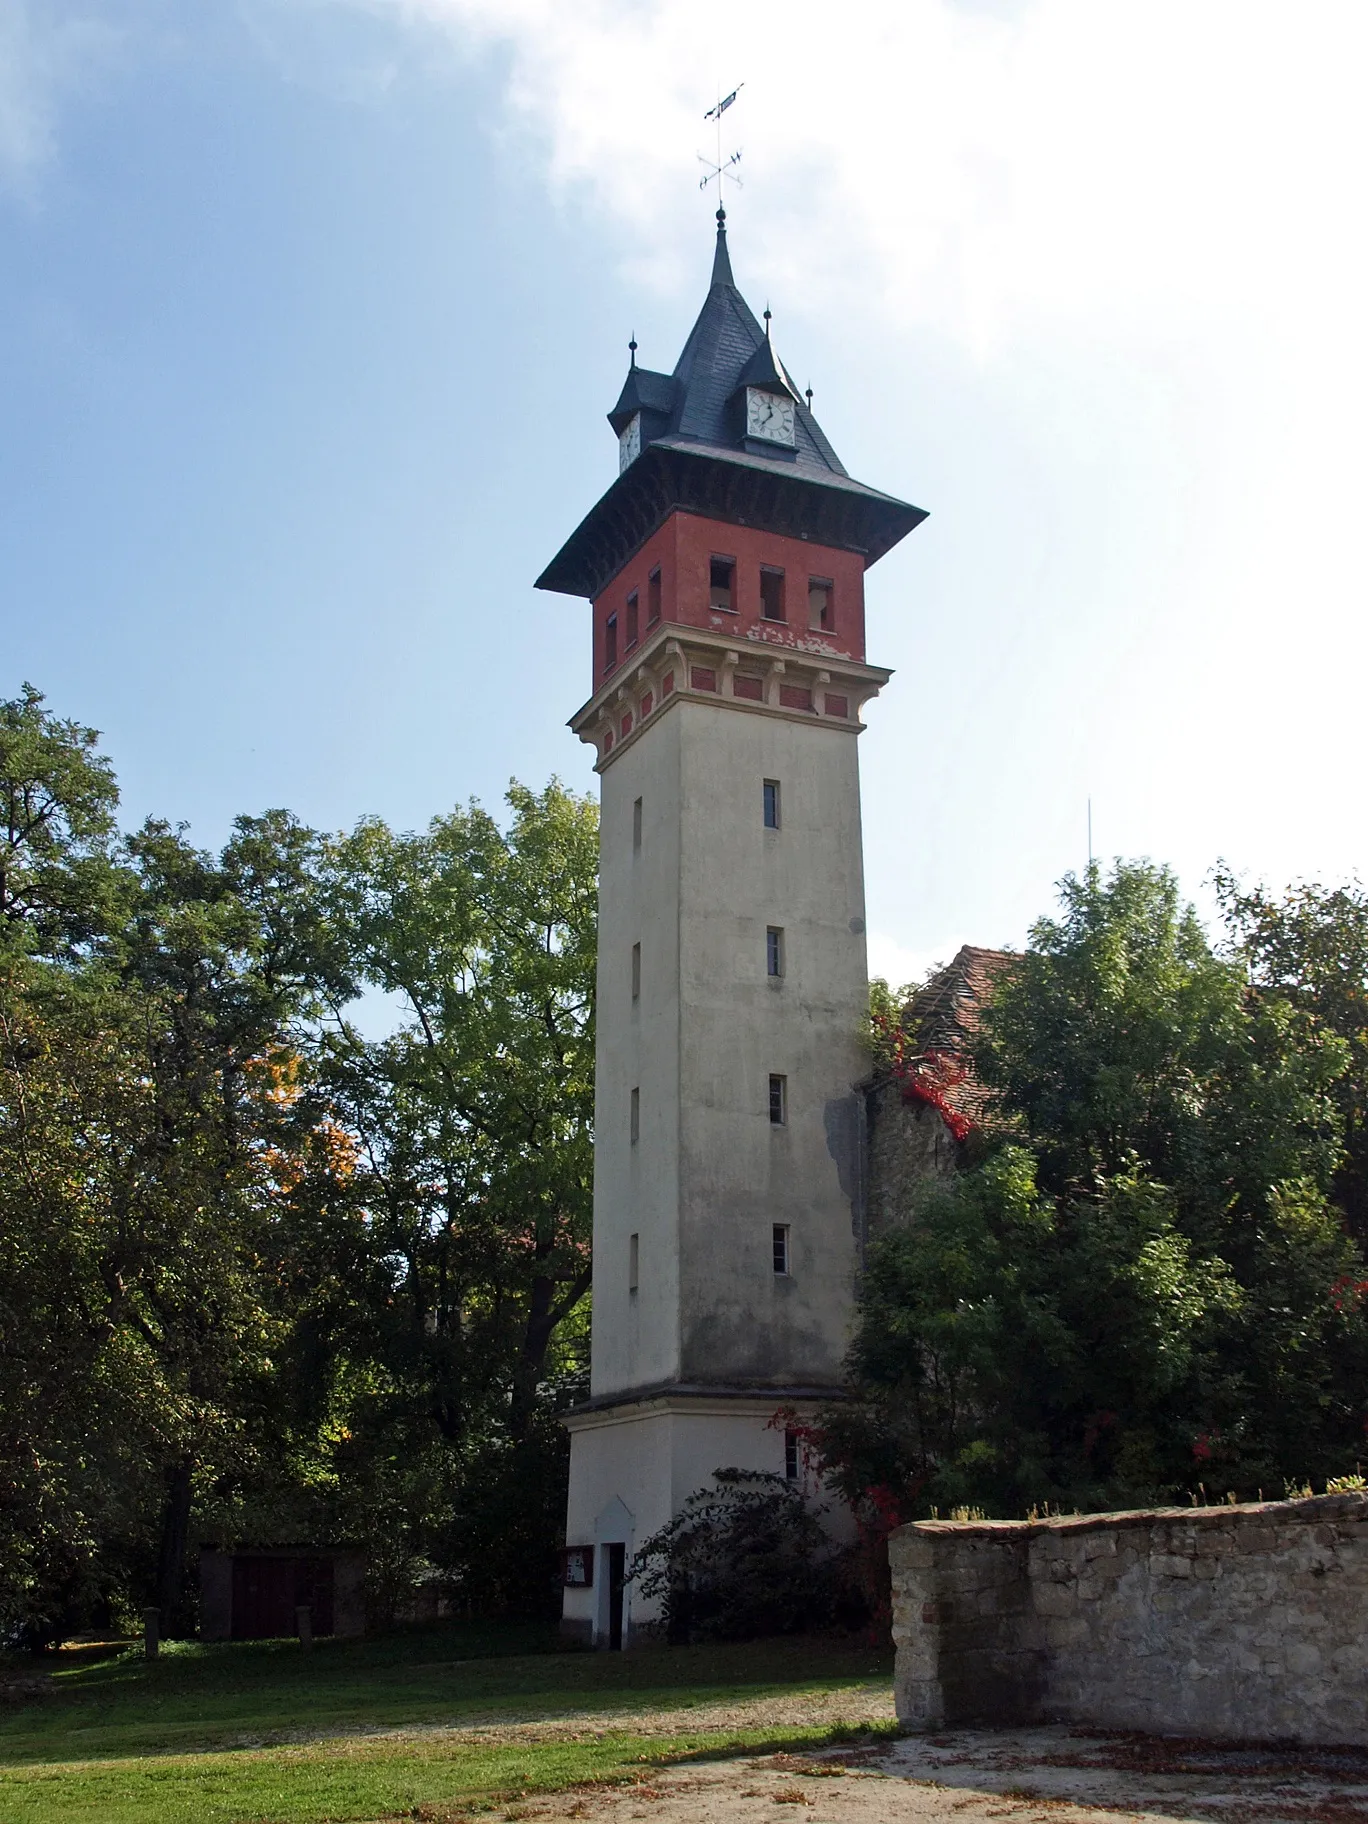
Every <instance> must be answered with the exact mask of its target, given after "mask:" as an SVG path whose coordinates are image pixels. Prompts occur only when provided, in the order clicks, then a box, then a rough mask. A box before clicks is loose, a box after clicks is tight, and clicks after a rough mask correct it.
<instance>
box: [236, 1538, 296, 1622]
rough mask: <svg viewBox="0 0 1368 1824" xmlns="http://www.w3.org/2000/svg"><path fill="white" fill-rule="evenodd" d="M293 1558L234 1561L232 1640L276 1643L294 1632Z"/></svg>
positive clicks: (254, 1558)
mask: <svg viewBox="0 0 1368 1824" xmlns="http://www.w3.org/2000/svg"><path fill="white" fill-rule="evenodd" d="M298 1562H299V1561H298V1559H295V1558H268V1557H265V1556H264V1555H263V1556H260V1557H258V1556H255V1555H254V1556H252V1557H247V1556H246V1555H245V1554H242V1555H239V1556H238V1557H236V1558H234V1560H233V1639H234V1640H279V1639H281V1638H282V1637H283V1636H285V1635H289V1634H293V1633H294V1631H295V1567H296V1565H297V1564H298Z"/></svg>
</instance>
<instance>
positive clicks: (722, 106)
mask: <svg viewBox="0 0 1368 1824" xmlns="http://www.w3.org/2000/svg"><path fill="white" fill-rule="evenodd" d="M745 86H746V85H745V83H744V82H738V83H737V85H736V87H735V88H734V89H733V90H732V92H731V94H730V95H723V96H722V97H721V98H720V99H719V101H718V103H717V106H716V107H715V108H709V109H708V111H707V113H706V114H705V115H704V116H703V118H704V120H711V121H713V122H715V123H716V126H717V157H716V158H715V159H712V158H704V156H703V154H702V153H701V152H700V153H699V155H698V162H699V164H700V165H706V166H707V167H708V169H707V172H706V174H705V175H704V176H703V177H700V178H699V180H698V187H699V189H700V190H706V189H707V187H708V185H709V184H712V183H715V184H716V185H717V205H718V208H719V209H720V208H721V207H722V191H723V187H724V182H725V180H726V179H727V178H730V179H731V181H732V183H734V184H735V185H736V187H737V188H738V189H740V188H741V179H740V178H739V177H738V176H737V174H736V171H735V170H734V169H733V167H734V166H736V165H739V164H740V163H741V149H740V147H738V148H737V149H736V151H735V152H733V153H732V154H731V156H730V158H723V156H722V116H723V115H724V114H725V113H726V111H727V109H728V108H729V107H730V106H731V105H732V103H733V102H734V101H735V100H736V98H737V96H738V95H739V94H740V93H741V91H742V89H744V88H745Z"/></svg>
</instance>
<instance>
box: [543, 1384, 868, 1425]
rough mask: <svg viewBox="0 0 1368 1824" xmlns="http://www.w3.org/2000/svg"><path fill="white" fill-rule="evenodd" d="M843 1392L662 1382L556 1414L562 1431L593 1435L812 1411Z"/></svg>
mask: <svg viewBox="0 0 1368 1824" xmlns="http://www.w3.org/2000/svg"><path fill="white" fill-rule="evenodd" d="M848 1398H849V1395H848V1393H847V1392H846V1390H845V1388H844V1387H841V1386H839V1385H835V1384H833V1385H831V1386H827V1387H813V1386H811V1385H805V1386H801V1387H709V1386H704V1385H693V1386H690V1385H686V1384H683V1383H678V1382H666V1383H662V1384H660V1385H658V1386H654V1387H638V1388H634V1389H632V1390H630V1391H628V1392H626V1393H607V1394H599V1395H597V1396H596V1397H595V1398H593V1399H589V1400H582V1401H581V1402H580V1404H579V1405H577V1406H571V1407H569V1408H568V1409H567V1410H566V1411H565V1412H563V1413H562V1414H561V1415H560V1422H561V1424H562V1425H564V1427H565V1429H566V1430H567V1431H593V1430H596V1429H597V1428H598V1427H600V1426H603V1425H624V1424H631V1423H634V1422H635V1421H636V1420H638V1419H643V1418H654V1417H655V1416H656V1415H657V1414H660V1413H688V1414H691V1415H693V1416H694V1417H696V1418H706V1417H709V1416H713V1415H717V1416H721V1415H723V1414H726V1415H728V1416H730V1417H735V1416H736V1414H737V1413H738V1411H739V1412H752V1413H754V1414H755V1415H756V1416H764V1415H772V1414H774V1413H776V1412H779V1411H781V1410H782V1409H783V1408H784V1407H787V1406H798V1407H804V1406H806V1407H816V1406H826V1405H831V1404H832V1403H833V1402H836V1401H840V1400H844V1399H848Z"/></svg>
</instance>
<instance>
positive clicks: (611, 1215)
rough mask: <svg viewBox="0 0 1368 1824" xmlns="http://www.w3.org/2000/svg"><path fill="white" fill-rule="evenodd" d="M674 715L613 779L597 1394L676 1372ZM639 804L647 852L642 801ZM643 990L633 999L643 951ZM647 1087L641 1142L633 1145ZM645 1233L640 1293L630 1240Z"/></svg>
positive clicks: (603, 837)
mask: <svg viewBox="0 0 1368 1824" xmlns="http://www.w3.org/2000/svg"><path fill="white" fill-rule="evenodd" d="M681 726H682V724H681V718H680V716H679V714H678V712H677V711H671V712H669V713H668V714H664V715H662V716H661V718H660V721H659V722H658V723H657V724H656V726H655V727H653V728H651V729H650V730H648V731H647V732H646V734H645V735H643V736H642V737H641V738H639V739H638V740H637V741H635V742H634V743H633V744H632V746H631V747H629V748H628V749H627V750H626V751H625V752H624V753H623V754H622V757H621V758H620V759H619V760H618V761H616V762H615V763H614V764H613V765H612V766H610V767H609V768H608V769H607V771H606V772H605V773H604V774H603V785H602V820H601V834H600V859H599V961H598V1005H597V1056H596V1060H595V1098H594V1122H595V1126H594V1311H593V1338H592V1371H591V1385H592V1390H593V1392H594V1394H595V1395H599V1394H605V1393H616V1392H621V1391H624V1390H626V1389H629V1388H633V1387H642V1386H653V1385H660V1384H661V1383H663V1382H666V1381H671V1380H674V1379H676V1378H678V1374H679V1277H678V1258H679V1233H678V1207H679V1194H678V1187H679V1122H678V1110H679V1103H680V1094H681V1090H680V1081H679V997H678V993H677V987H676V984H677V982H678V975H679V896H680V883H679V852H680V851H679V821H680V820H679V805H680V798H681V789H680V731H681ZM637 798H640V799H641V802H642V835H641V847H640V849H639V850H634V848H633V844H632V806H633V802H634V801H635V800H636V799H637ZM634 943H639V944H640V945H641V995H640V997H639V999H638V1000H637V1001H635V1002H634V1001H633V1000H632V992H631V969H632V945H633V944H634ZM633 1087H638V1088H639V1089H640V1091H641V1137H640V1140H639V1141H638V1142H637V1144H636V1145H635V1146H633V1145H632V1144H631V1141H630V1137H629V1116H630V1098H631V1092H632V1089H633ZM634 1233H635V1234H637V1235H639V1236H640V1282H639V1283H640V1290H639V1291H638V1292H637V1293H636V1294H632V1293H630V1292H629V1290H628V1238H629V1236H631V1235H632V1234H634Z"/></svg>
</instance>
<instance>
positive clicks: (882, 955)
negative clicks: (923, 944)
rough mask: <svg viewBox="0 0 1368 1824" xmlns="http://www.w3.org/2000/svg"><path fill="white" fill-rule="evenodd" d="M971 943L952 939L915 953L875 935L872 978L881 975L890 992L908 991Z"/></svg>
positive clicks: (880, 934) (871, 939)
mask: <svg viewBox="0 0 1368 1824" xmlns="http://www.w3.org/2000/svg"><path fill="white" fill-rule="evenodd" d="M969 941H970V940H969V939H968V938H958V937H957V938H948V939H947V940H946V942H945V943H943V944H936V945H935V946H934V947H933V948H931V949H930V950H913V949H909V948H908V946H907V945H906V944H902V943H899V942H898V940H897V939H896V938H893V937H888V936H886V935H885V934H884V933H883V932H882V931H871V932H870V934H869V974H870V977H871V979H872V978H873V977H874V976H876V975H881V976H882V977H883V979H884V980H885V981H886V982H887V983H888V985H889V987H890V988H906V987H907V986H909V984H911V983H913V982H921V981H924V980H925V979H926V977H927V976H928V975H930V973H931V971H932V970H933V969H939V968H941V967H942V966H943V965H944V964H946V963H948V962H949V961H950V959H951V958H952V957H953V956H954V954H955V952H956V951H957V950H958V949H959V947H960V945H961V944H962V943H968V942H969Z"/></svg>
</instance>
